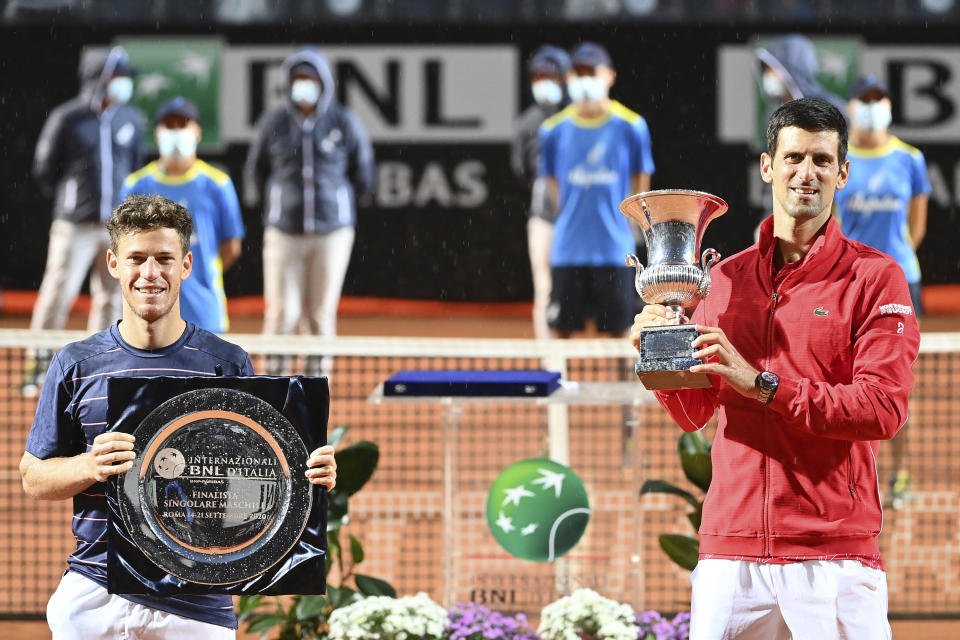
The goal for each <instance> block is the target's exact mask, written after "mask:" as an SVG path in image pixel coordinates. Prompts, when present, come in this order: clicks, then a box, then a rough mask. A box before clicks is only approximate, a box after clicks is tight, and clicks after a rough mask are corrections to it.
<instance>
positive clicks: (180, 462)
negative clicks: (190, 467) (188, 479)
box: [153, 447, 187, 480]
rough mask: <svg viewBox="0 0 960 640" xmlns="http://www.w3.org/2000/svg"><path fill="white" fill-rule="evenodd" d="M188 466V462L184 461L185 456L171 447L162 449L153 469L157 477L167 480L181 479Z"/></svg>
mask: <svg viewBox="0 0 960 640" xmlns="http://www.w3.org/2000/svg"><path fill="white" fill-rule="evenodd" d="M186 464H187V461H186V460H184V459H183V454H182V453H180V452H179V451H178V450H176V449H171V448H169V447H168V448H166V449H161V450H160V451H159V452H158V453H157V457H156V458H154V460H153V468H154V469H155V470H156V472H157V475H159V476H160V477H161V478H166V479H167V480H173V479H174V478H179V477H180V475H181V474H182V473H183V469H184V467H185V466H186Z"/></svg>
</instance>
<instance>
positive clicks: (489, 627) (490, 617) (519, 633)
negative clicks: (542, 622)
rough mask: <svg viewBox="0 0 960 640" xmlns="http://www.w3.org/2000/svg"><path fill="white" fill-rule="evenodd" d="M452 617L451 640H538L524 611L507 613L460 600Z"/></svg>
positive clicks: (449, 637)
mask: <svg viewBox="0 0 960 640" xmlns="http://www.w3.org/2000/svg"><path fill="white" fill-rule="evenodd" d="M449 617H450V621H449V623H448V624H447V635H446V638H447V639H448V640H539V638H538V637H537V635H536V633H535V632H534V631H533V629H531V628H530V626H529V625H528V624H527V617H526V616H525V615H523V614H522V613H521V614H517V615H516V616H508V615H504V614H502V613H500V612H499V611H491V610H490V609H488V608H486V607H484V606H483V605H479V604H476V603H474V602H460V603H457V604H456V605H454V606H453V608H452V609H451V610H450V614H449Z"/></svg>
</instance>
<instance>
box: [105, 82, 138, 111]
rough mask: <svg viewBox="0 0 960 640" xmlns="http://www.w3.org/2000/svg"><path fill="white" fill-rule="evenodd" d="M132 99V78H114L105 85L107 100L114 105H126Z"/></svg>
mask: <svg viewBox="0 0 960 640" xmlns="http://www.w3.org/2000/svg"><path fill="white" fill-rule="evenodd" d="M132 97H133V78H131V77H129V76H116V77H114V78H111V79H110V82H108V83H107V98H108V99H109V100H110V102H114V103H116V104H126V103H128V102H130V98H132Z"/></svg>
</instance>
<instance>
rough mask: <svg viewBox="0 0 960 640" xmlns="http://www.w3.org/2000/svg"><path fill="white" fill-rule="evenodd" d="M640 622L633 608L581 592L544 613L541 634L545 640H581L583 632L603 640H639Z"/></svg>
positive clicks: (553, 604) (549, 607) (541, 615)
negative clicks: (638, 624) (638, 625)
mask: <svg viewBox="0 0 960 640" xmlns="http://www.w3.org/2000/svg"><path fill="white" fill-rule="evenodd" d="M638 631H639V629H638V628H637V624H636V621H635V619H634V614H633V609H631V608H630V606H629V605H625V604H621V603H619V602H617V601H615V600H610V599H609V598H604V597H603V596H601V595H600V594H599V593H597V592H596V591H593V590H591V589H578V590H576V591H574V592H573V593H572V594H571V595H569V596H566V597H564V598H560V599H559V600H556V601H555V602H552V603H550V604H548V605H547V606H545V607H544V608H543V611H541V612H540V627H539V628H538V629H537V633H538V634H539V635H540V636H541V637H542V638H544V640H579V639H580V637H581V636H580V632H583V633H585V634H588V635H592V636H594V637H596V638H598V639H601V640H636V638H637V633H638Z"/></svg>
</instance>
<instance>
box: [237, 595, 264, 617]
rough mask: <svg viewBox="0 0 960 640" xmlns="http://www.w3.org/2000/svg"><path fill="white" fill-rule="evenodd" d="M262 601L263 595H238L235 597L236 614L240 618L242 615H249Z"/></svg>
mask: <svg viewBox="0 0 960 640" xmlns="http://www.w3.org/2000/svg"><path fill="white" fill-rule="evenodd" d="M262 602H263V596H262V595H257V596H240V597H239V598H237V616H239V617H240V618H241V619H243V618H244V616H249V615H251V614H252V613H253V612H254V610H255V609H256V608H257V607H259V606H260V604H261V603H262Z"/></svg>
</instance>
